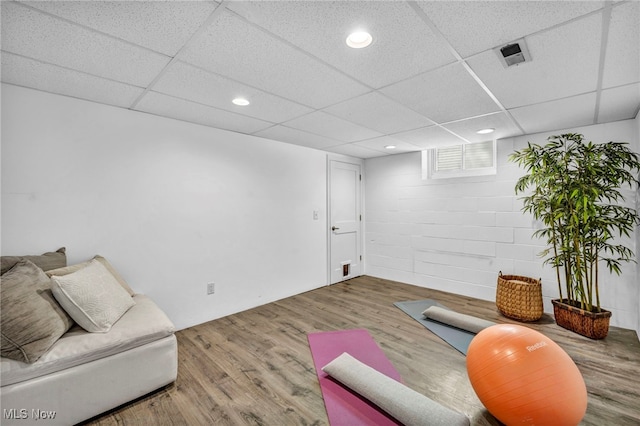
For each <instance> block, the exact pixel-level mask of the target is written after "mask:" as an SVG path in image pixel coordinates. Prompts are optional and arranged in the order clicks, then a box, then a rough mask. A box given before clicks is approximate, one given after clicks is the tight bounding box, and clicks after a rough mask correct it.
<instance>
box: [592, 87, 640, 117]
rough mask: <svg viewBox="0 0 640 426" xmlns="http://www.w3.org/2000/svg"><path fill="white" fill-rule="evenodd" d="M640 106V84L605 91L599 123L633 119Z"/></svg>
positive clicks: (602, 96) (601, 99)
mask: <svg viewBox="0 0 640 426" xmlns="http://www.w3.org/2000/svg"><path fill="white" fill-rule="evenodd" d="M638 105H640V83H635V84H630V85H627V86H621V87H616V88H614V89H607V90H603V91H602V94H601V98H600V112H599V114H598V123H608V122H610V121H617V120H625V119H633V118H635V117H636V116H637V115H638Z"/></svg>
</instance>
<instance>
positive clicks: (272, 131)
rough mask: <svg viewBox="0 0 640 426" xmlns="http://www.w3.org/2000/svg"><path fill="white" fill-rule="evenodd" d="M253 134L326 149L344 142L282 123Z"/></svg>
mask: <svg viewBox="0 0 640 426" xmlns="http://www.w3.org/2000/svg"><path fill="white" fill-rule="evenodd" d="M253 135H254V136H260V137H263V138H268V139H273V140H277V141H282V142H287V143H292V144H295V145H302V146H306V147H309V148H315V149H325V148H328V147H331V146H336V145H340V144H343V143H344V142H340V141H337V140H335V139H329V138H325V137H323V136H318V135H314V134H313V133H307V132H303V131H302V130H298V129H292V128H290V127H285V126H281V125H277V126H273V127H269V128H268V129H265V130H261V131H259V132H256V133H254V134H253Z"/></svg>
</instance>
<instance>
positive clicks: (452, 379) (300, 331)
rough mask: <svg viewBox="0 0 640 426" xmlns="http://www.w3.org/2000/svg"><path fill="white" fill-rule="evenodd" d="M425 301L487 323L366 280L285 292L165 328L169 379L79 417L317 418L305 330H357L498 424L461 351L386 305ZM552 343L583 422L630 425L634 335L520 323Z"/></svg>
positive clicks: (320, 407)
mask: <svg viewBox="0 0 640 426" xmlns="http://www.w3.org/2000/svg"><path fill="white" fill-rule="evenodd" d="M428 298H429V299H435V300H438V301H439V302H440V303H442V304H443V305H445V306H447V307H448V308H450V309H453V310H455V311H457V312H460V313H465V314H469V315H473V316H477V317H481V318H485V319H488V320H491V321H495V322H498V323H511V324H523V323H520V322H517V321H514V320H510V319H507V318H505V317H503V316H501V315H500V313H499V312H498V311H497V309H496V307H495V303H493V302H488V301H482V300H477V299H473V298H470V297H466V296H459V295H455V294H450V293H445V292H441V291H436V290H431V289H428V288H423V287H416V286H411V285H407V284H402V283H398V282H394V281H389V280H383V279H379V278H373V277H367V276H363V277H358V278H354V279H352V280H349V281H345V282H342V283H339V284H335V285H332V286H328V287H323V288H320V289H317V290H313V291H309V292H306V293H303V294H299V295H296V296H292V297H289V298H286V299H283V300H279V301H277V302H273V303H269V304H267V305H264V306H259V307H256V308H254V309H250V310H247V311H245V312H240V313H237V314H233V315H229V316H227V317H225V318H220V319H218V320H215V321H211V322H208V323H205V324H200V325H197V326H195V327H191V328H188V329H185V330H181V331H179V332H177V333H176V335H177V338H178V348H179V349H178V357H179V367H178V378H177V380H176V383H175V384H173V385H170V386H167V387H165V388H163V389H161V390H159V391H157V392H154V393H152V394H150V395H147V396H145V397H143V398H141V399H139V400H136V401H133V402H132V403H129V404H126V405H124V406H123V407H119V408H118V409H116V410H113V411H111V412H109V413H106V414H104V415H102V416H99V417H97V418H95V419H91V420H90V421H89V422H87V424H90V425H101V426H106V425H108V426H111V425H208V424H219V425H278V426H279V425H313V426H322V425H328V419H327V415H326V411H325V408H324V401H323V399H322V393H321V391H320V387H319V384H318V380H317V377H316V372H315V369H314V364H313V359H312V356H311V352H310V350H309V345H308V340H307V334H308V333H312V332H318V331H332V330H341V329H352V328H364V329H367V330H368V331H369V333H370V334H371V335H372V337H373V338H374V340H375V341H376V342H377V343H378V345H379V346H380V348H381V349H382V351H383V352H384V353H385V354H386V356H387V357H388V358H389V360H390V361H391V362H392V363H393V365H394V366H395V367H396V369H397V370H398V372H399V373H400V375H401V376H402V378H403V382H404V383H405V384H406V385H407V386H409V387H410V388H412V389H414V390H416V391H418V392H420V393H422V394H424V395H426V396H428V397H429V398H431V399H433V400H435V401H437V402H439V403H440V404H443V405H445V406H448V407H450V408H453V409H455V410H458V411H460V412H462V413H464V414H466V415H467V416H468V417H469V418H470V419H471V424H472V425H474V426H475V425H490V426H497V425H499V424H500V423H499V422H498V421H497V420H496V419H495V418H494V417H493V416H492V415H491V414H489V413H488V412H487V411H486V409H484V407H483V406H482V404H481V403H480V401H479V400H478V398H477V396H476V395H475V393H474V391H473V389H472V387H471V384H470V383H469V380H468V377H467V374H466V364H465V362H466V359H465V357H464V356H463V355H462V354H460V353H459V352H457V351H456V350H455V349H453V348H451V347H450V346H449V345H448V344H447V343H445V342H444V341H442V340H441V339H440V338H439V337H437V336H436V335H434V334H433V333H431V332H430V331H429V330H427V329H426V328H424V327H423V326H422V325H420V324H419V323H418V322H417V321H415V320H413V319H412V318H410V317H409V316H408V315H406V314H405V313H404V312H402V311H401V310H400V309H398V308H396V307H395V306H394V305H393V303H394V302H398V301H404V300H420V299H428ZM523 325H526V326H528V327H531V328H533V329H534V330H537V331H539V332H541V333H543V334H545V335H546V336H548V337H549V338H551V339H552V340H554V341H555V342H557V343H558V344H559V345H560V346H561V347H562V348H563V349H564V350H565V351H566V352H567V353H568V354H569V355H570V356H571V357H572V359H573V360H574V361H575V362H576V365H577V366H578V368H579V369H580V371H581V372H582V374H583V377H584V379H585V383H586V384H587V389H588V408H587V413H586V416H585V418H584V419H583V421H582V423H581V424H582V425H589V426H590V425H604V424H606V425H639V424H640V403H639V402H640V386H638V384H637V378H638V377H640V342H638V338H637V336H636V334H635V332H634V331H632V330H623V329H618V328H615V327H612V328H611V330H610V332H609V336H607V338H606V339H604V340H601V341H593V340H589V339H587V338H584V337H582V336H579V335H577V334H574V333H572V332H570V331H567V330H565V329H563V328H561V327H558V326H557V325H556V324H555V322H554V320H553V318H552V317H551V316H549V315H544V316H543V318H542V319H541V320H539V321H537V322H534V323H527V324H523Z"/></svg>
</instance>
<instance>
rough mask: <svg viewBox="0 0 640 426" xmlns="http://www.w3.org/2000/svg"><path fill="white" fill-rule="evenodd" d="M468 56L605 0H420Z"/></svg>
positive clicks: (421, 5)
mask: <svg viewBox="0 0 640 426" xmlns="http://www.w3.org/2000/svg"><path fill="white" fill-rule="evenodd" d="M418 5H419V6H420V7H421V8H422V9H423V10H424V11H425V12H426V13H427V15H428V16H429V18H430V19H431V20H432V21H433V23H434V24H435V25H436V27H438V29H439V30H440V31H441V32H442V34H444V36H445V37H446V38H447V40H448V41H449V43H451V45H452V46H453V47H454V49H456V51H457V52H458V53H459V54H460V55H461V56H462V57H463V58H464V57H468V56H470V55H472V54H476V53H479V52H482V51H484V50H487V49H493V48H495V47H499V46H502V45H505V44H507V43H509V42H511V41H514V40H516V39H518V38H521V37H523V36H525V35H528V34H532V33H535V32H538V31H540V30H543V29H545V28H550V27H552V26H554V25H557V24H560V23H562V22H565V21H568V20H570V19H574V18H577V17H579V16H582V15H584V14H587V13H589V12H592V11H594V10H597V9H599V8H601V7H602V6H603V2H602V1H567V2H559V1H419V2H418Z"/></svg>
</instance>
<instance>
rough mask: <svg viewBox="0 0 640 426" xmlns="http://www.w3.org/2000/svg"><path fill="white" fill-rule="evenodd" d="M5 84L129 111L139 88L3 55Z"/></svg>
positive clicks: (140, 90)
mask: <svg viewBox="0 0 640 426" xmlns="http://www.w3.org/2000/svg"><path fill="white" fill-rule="evenodd" d="M2 81H4V82H5V83H10V84H15V85H18V86H24V87H31V88H33V89H38V90H43V91H46V92H51V93H58V94H60V95H65V96H72V97H74V98H80V99H87V100H90V101H94V102H99V103H103V104H108V105H114V106H119V107H122V108H128V107H129V106H130V105H131V104H132V103H133V101H134V100H135V99H136V98H137V97H138V96H139V95H140V94H141V93H142V89H140V88H139V87H134V86H129V85H127V84H123V83H118V82H115V81H111V80H106V79H103V78H99V77H94V76H92V75H89V74H84V73H81V72H78V71H73V70H68V69H65V68H60V67H57V66H55V65H49V64H44V63H42V62H38V61H34V60H33V59H28V58H23V57H21V56H16V55H12V54H10V53H7V52H2Z"/></svg>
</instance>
